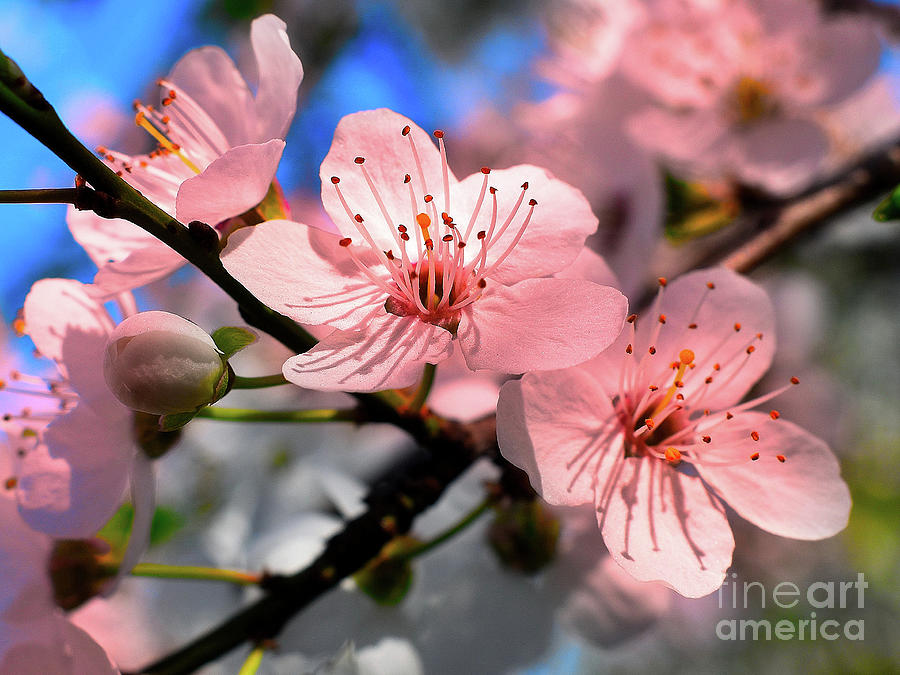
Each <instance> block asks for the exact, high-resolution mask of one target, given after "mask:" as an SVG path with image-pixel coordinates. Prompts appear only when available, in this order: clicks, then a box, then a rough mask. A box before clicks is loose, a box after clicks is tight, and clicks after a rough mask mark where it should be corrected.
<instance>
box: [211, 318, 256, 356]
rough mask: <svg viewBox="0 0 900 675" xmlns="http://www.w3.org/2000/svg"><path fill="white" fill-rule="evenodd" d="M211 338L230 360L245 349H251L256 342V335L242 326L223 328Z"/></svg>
mask: <svg viewBox="0 0 900 675" xmlns="http://www.w3.org/2000/svg"><path fill="white" fill-rule="evenodd" d="M210 337H211V338H212V339H213V342H215V343H216V347H218V348H219V351H220V352H222V353H223V354H224V355H225V358H226V359H230V358H231V357H232V356H234V355H235V354H237V353H238V352H239V351H241V350H242V349H243V348H244V347H249V346H250V345H252V344H253V343H254V342H256V333H254V332H253V331H252V330H250V329H249V328H241V327H240V326H223V327H222V328H219V329H218V330H216V331H215V332H214V333H213V334H212V335H211V336H210Z"/></svg>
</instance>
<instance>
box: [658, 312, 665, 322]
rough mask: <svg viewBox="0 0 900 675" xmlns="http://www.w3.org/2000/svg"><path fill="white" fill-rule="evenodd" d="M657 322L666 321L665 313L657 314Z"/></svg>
mask: <svg viewBox="0 0 900 675" xmlns="http://www.w3.org/2000/svg"><path fill="white" fill-rule="evenodd" d="M659 322H660V323H665V322H666V315H665V314H660V315H659Z"/></svg>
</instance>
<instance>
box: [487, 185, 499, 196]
mask: <svg viewBox="0 0 900 675" xmlns="http://www.w3.org/2000/svg"><path fill="white" fill-rule="evenodd" d="M488 190H490V191H491V194H492V195H495V194H497V188H495V187H494V186H493V185H492V186H491V187H489V188H488Z"/></svg>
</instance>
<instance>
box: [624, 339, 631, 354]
mask: <svg viewBox="0 0 900 675" xmlns="http://www.w3.org/2000/svg"><path fill="white" fill-rule="evenodd" d="M631 351H632V348H631V343H630V342H629V343H628V346H627V347H625V353H626V354H630V353H631Z"/></svg>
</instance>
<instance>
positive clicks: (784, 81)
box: [622, 0, 881, 194]
mask: <svg viewBox="0 0 900 675" xmlns="http://www.w3.org/2000/svg"><path fill="white" fill-rule="evenodd" d="M648 10H649V11H648V12H647V17H646V20H645V21H644V22H643V25H642V26H641V27H640V28H639V29H637V30H636V31H635V32H634V33H632V35H631V36H630V37H629V39H628V42H627V44H626V47H625V52H624V54H623V56H622V68H623V70H624V72H625V74H626V75H627V76H628V77H629V78H630V79H631V80H632V81H633V82H634V83H636V84H637V85H638V86H640V87H642V88H643V89H644V90H646V91H647V92H648V93H649V94H650V95H651V96H652V97H653V98H654V99H655V104H656V105H655V106H653V107H648V108H647V109H646V110H644V111H642V112H640V113H638V114H637V115H635V116H634V117H633V118H632V119H631V120H630V124H631V130H632V131H633V135H634V137H635V139H636V140H637V141H638V142H639V143H642V144H644V145H646V146H647V147H649V148H651V149H654V150H656V151H659V152H661V153H662V154H663V155H665V156H666V157H668V158H669V159H670V161H673V162H675V163H676V164H677V165H678V166H679V167H683V168H684V169H687V170H690V171H693V172H694V173H697V174H700V175H701V176H711V177H716V178H718V177H722V176H725V177H735V178H737V179H738V180H740V181H742V182H744V183H747V184H750V185H754V186H758V187H761V188H762V189H764V190H767V191H769V192H772V193H775V194H783V193H789V192H792V191H795V190H797V189H800V188H802V187H803V186H804V185H805V184H807V183H808V182H810V181H811V180H812V179H814V178H815V177H816V175H817V173H818V172H819V171H821V170H822V168H823V166H824V161H825V159H826V157H827V153H828V150H829V138H828V136H827V134H826V130H825V128H824V127H823V126H822V124H821V120H820V119H819V115H820V113H821V112H822V111H823V110H824V109H825V107H826V106H830V105H832V104H835V103H838V102H840V101H842V100H844V99H846V98H847V97H848V96H849V95H851V94H853V93H854V92H855V91H857V90H858V89H859V88H860V87H861V86H862V85H863V84H864V83H865V81H866V80H867V78H869V76H871V75H872V74H873V73H874V72H875V70H876V69H877V67H878V64H879V58H880V54H881V45H880V43H879V40H878V35H877V32H876V31H875V28H874V26H873V25H872V24H871V22H869V21H868V20H866V19H865V18H863V17H861V16H851V15H849V14H847V15H839V16H838V15H832V16H827V15H823V14H822V12H821V8H820V7H819V3H816V2H812V1H811V0H778V1H777V2H767V1H766V0H733V1H723V0H713V1H709V0H703V1H701V0H653V2H650V3H649V7H648Z"/></svg>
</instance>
